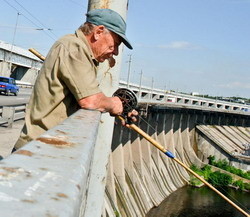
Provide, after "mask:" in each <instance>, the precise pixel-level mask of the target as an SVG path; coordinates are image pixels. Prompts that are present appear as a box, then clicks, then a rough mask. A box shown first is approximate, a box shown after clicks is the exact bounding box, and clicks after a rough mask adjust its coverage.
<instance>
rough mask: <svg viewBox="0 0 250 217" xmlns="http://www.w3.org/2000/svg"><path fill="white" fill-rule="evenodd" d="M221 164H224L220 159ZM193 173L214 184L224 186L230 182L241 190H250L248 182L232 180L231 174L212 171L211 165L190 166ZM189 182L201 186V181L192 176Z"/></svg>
mask: <svg viewBox="0 0 250 217" xmlns="http://www.w3.org/2000/svg"><path fill="white" fill-rule="evenodd" d="M221 165H225V163H224V161H221ZM190 169H192V170H193V171H194V172H195V173H197V174H198V175H200V176H202V177H203V178H204V179H205V180H206V181H208V182H209V183H210V184H212V185H214V186H221V187H225V186H228V185H230V184H232V185H234V186H236V187H238V188H239V189H241V190H247V191H250V183H244V182H243V181H242V180H238V181H234V182H233V178H232V176H230V175H228V174H225V173H221V172H219V171H216V172H212V169H211V166H209V165H205V166H204V167H202V168H198V167H197V166H196V165H192V166H191V167H190ZM190 184H191V185H193V186H197V187H198V186H201V184H202V182H201V181H200V180H199V179H197V178H196V177H194V176H191V178H190Z"/></svg>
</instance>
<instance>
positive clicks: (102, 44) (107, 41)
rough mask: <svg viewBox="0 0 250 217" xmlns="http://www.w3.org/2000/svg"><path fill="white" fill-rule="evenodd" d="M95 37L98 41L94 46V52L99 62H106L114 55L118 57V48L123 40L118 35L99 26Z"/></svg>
mask: <svg viewBox="0 0 250 217" xmlns="http://www.w3.org/2000/svg"><path fill="white" fill-rule="evenodd" d="M101 27H102V26H101ZM94 37H95V39H96V41H95V43H93V44H92V51H93V54H94V56H95V58H96V60H97V61H98V62H104V61H105V60H106V59H109V58H111V57H113V55H115V56H117V55H118V53H119V51H118V47H119V45H120V44H121V40H120V37H119V36H118V35H117V34H115V33H113V32H108V31H107V30H105V28H100V27H99V26H97V31H96V33H95V35H94Z"/></svg>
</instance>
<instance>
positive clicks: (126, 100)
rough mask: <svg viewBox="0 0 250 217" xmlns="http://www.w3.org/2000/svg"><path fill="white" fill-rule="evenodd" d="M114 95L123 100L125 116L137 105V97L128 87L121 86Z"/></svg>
mask: <svg viewBox="0 0 250 217" xmlns="http://www.w3.org/2000/svg"><path fill="white" fill-rule="evenodd" d="M113 96H117V97H119V98H120V100H121V101H122V105H123V114H122V116H123V117H127V116H128V113H129V112H131V111H132V110H133V109H135V108H136V106H137V98H136V95H135V93H134V92H133V91H131V90H129V89H126V88H119V89H118V90H116V91H115V92H114V94H113Z"/></svg>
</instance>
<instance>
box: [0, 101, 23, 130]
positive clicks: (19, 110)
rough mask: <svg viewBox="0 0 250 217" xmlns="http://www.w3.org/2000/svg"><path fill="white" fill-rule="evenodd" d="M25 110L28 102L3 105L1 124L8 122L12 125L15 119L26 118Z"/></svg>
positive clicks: (9, 125) (0, 115)
mask: <svg viewBox="0 0 250 217" xmlns="http://www.w3.org/2000/svg"><path fill="white" fill-rule="evenodd" d="M25 110H26V103H23V104H19V105H13V106H1V107H0V124H7V127H12V124H13V122H14V121H16V120H20V119H24V117H25Z"/></svg>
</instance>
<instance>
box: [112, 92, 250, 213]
mask: <svg viewBox="0 0 250 217" xmlns="http://www.w3.org/2000/svg"><path fill="white" fill-rule="evenodd" d="M113 96H118V97H119V98H120V99H121V101H122V102H123V107H124V114H123V115H121V116H118V118H119V119H120V120H122V121H125V123H126V124H125V126H126V127H127V128H129V129H132V130H134V131H136V132H137V133H138V134H140V135H141V136H142V137H143V138H145V139H146V140H147V141H148V142H150V143H151V144H152V145H153V146H155V147H156V148H157V149H159V150H160V151H161V152H162V153H163V154H165V155H167V156H168V157H169V158H171V159H172V160H174V161H175V162H176V163H178V164H179V165H181V166H182V167H184V168H185V169H186V170H187V171H188V172H190V173H191V174H192V175H194V176H195V177H196V178H197V179H199V180H200V181H201V182H203V183H204V184H205V185H206V186H208V187H209V188H210V189H212V190H213V191H214V192H216V193H217V194H218V195H219V196H221V197H222V198H223V199H224V200H226V201H227V202H228V203H229V204H230V205H232V206H233V207H234V208H236V209H237V210H238V211H239V212H241V213H242V214H244V215H245V216H247V217H250V215H249V214H248V213H247V212H246V211H244V210H243V209H242V208H240V207H239V206H238V205H236V204H235V203H234V202H233V201H231V200H230V199H229V198H228V197H226V196H225V195H224V194H222V193H221V192H220V191H218V190H217V189H216V188H215V187H213V186H212V185H211V184H209V183H208V182H207V181H206V180H205V179H204V178H202V177H201V176H199V175H198V174H197V173H195V172H194V171H193V170H191V169H190V168H189V167H188V166H187V165H185V164H184V163H182V162H181V161H180V160H179V159H177V158H176V157H175V156H174V154H173V153H172V152H170V151H168V150H167V149H166V148H164V147H163V146H162V145H161V144H160V143H159V142H157V141H156V140H154V139H153V138H152V137H151V136H149V135H148V134H147V133H145V132H144V131H143V130H142V129H140V128H139V127H137V126H136V125H135V124H133V123H131V122H130V121H129V118H128V117H127V114H128V113H129V112H130V111H132V110H133V109H134V108H135V107H136V104H137V100H136V96H135V94H134V93H133V92H132V91H131V90H128V89H125V88H120V89H118V90H117V91H116V92H115V93H114V94H113Z"/></svg>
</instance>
